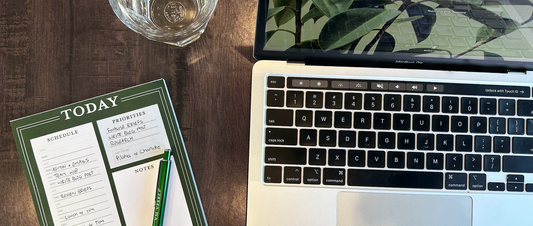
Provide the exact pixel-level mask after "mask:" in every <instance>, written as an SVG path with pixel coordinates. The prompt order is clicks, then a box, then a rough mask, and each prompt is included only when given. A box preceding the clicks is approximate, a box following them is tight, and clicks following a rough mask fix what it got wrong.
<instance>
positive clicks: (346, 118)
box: [335, 111, 352, 128]
mask: <svg viewBox="0 0 533 226" xmlns="http://www.w3.org/2000/svg"><path fill="white" fill-rule="evenodd" d="M335 128H352V113H351V112H343V111H337V112H335Z"/></svg>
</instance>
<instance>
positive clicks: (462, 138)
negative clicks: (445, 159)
mask: <svg viewBox="0 0 533 226" xmlns="http://www.w3.org/2000/svg"><path fill="white" fill-rule="evenodd" d="M455 150H456V151H463V152H471V151H472V150H473V148H472V136H470V135H456V136H455Z"/></svg>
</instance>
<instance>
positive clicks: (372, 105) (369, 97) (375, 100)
mask: <svg viewBox="0 0 533 226" xmlns="http://www.w3.org/2000/svg"><path fill="white" fill-rule="evenodd" d="M365 110H381V94H365Z"/></svg>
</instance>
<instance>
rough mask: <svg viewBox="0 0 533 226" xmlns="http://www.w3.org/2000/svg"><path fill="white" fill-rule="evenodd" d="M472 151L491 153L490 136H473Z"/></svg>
mask: <svg viewBox="0 0 533 226" xmlns="http://www.w3.org/2000/svg"><path fill="white" fill-rule="evenodd" d="M474 140H475V144H474V151H476V152H491V151H492V139H491V137H490V136H475V138H474Z"/></svg>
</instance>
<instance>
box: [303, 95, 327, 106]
mask: <svg viewBox="0 0 533 226" xmlns="http://www.w3.org/2000/svg"><path fill="white" fill-rule="evenodd" d="M305 106H306V107H308V108H322V107H323V106H324V94H322V92H307V93H306V94H305Z"/></svg>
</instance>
